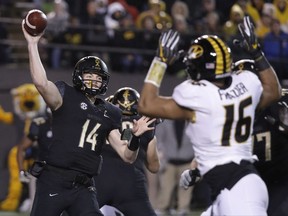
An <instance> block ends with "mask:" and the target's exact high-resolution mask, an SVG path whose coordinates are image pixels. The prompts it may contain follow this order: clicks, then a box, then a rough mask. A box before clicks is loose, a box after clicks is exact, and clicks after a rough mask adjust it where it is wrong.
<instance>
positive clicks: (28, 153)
mask: <svg viewBox="0 0 288 216" xmlns="http://www.w3.org/2000/svg"><path fill="white" fill-rule="evenodd" d="M45 114H46V115H43V116H39V117H36V118H34V119H33V120H32V122H31V124H30V127H29V131H28V133H27V134H25V135H24V136H23V138H22V139H21V141H20V143H19V144H18V146H17V148H18V149H17V150H18V151H17V163H18V167H19V171H20V173H19V177H20V181H21V182H22V183H29V185H28V187H29V199H30V201H32V200H33V199H34V194H35V178H33V177H32V176H31V175H30V174H29V172H28V170H29V166H30V164H28V166H27V167H25V163H24V161H25V160H26V159H30V158H31V159H32V160H39V161H46V160H47V153H48V148H49V145H50V143H51V141H52V128H51V124H52V118H51V115H52V114H51V110H50V108H48V107H47V109H46V113H45ZM35 142H36V145H34V144H35ZM30 210H31V209H30Z"/></svg>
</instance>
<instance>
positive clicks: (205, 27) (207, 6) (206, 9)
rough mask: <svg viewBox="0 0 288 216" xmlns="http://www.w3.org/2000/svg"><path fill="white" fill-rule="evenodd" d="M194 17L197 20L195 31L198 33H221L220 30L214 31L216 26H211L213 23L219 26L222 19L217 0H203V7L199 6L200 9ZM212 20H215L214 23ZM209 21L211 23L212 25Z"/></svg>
mask: <svg viewBox="0 0 288 216" xmlns="http://www.w3.org/2000/svg"><path fill="white" fill-rule="evenodd" d="M194 17H195V21H194V24H193V25H194V27H195V33H196V34H197V35H202V34H206V33H208V32H210V33H212V34H217V33H219V32H213V31H215V29H214V27H212V28H211V26H213V25H214V26H215V24H216V25H217V26H218V25H219V23H220V19H221V18H220V13H219V12H218V11H217V10H216V2H215V0H203V1H202V4H201V7H200V8H199V10H198V11H196V13H195V15H194ZM211 18H212V19H211ZM213 20H215V21H216V22H215V21H213ZM211 21H213V24H212V23H211ZM208 23H210V24H211V25H210V24H208ZM209 25H210V26H209ZM217 28H218V27H217ZM217 31H218V30H217Z"/></svg>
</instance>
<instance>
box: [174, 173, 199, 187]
mask: <svg viewBox="0 0 288 216" xmlns="http://www.w3.org/2000/svg"><path fill="white" fill-rule="evenodd" d="M199 178H200V172H199V170H198V169H197V168H196V169H192V170H190V169H188V170H185V171H184V172H183V173H182V174H181V177H180V181H179V185H180V187H183V188H184V189H185V190H187V189H188V187H190V186H193V185H194V184H195V183H196V181H198V180H199Z"/></svg>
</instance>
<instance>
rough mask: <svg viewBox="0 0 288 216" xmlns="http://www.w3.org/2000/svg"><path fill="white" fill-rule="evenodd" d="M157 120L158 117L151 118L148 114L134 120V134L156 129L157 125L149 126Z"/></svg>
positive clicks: (138, 134)
mask: <svg viewBox="0 0 288 216" xmlns="http://www.w3.org/2000/svg"><path fill="white" fill-rule="evenodd" d="M154 121H156V118H152V119H151V118H149V117H147V116H142V117H141V118H140V119H138V120H136V119H134V120H133V128H132V133H133V134H134V136H137V137H138V136H140V135H142V134H143V133H145V132H146V131H150V130H154V128H155V127H149V125H150V124H151V123H153V122H154Z"/></svg>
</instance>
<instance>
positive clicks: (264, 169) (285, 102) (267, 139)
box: [253, 89, 288, 216]
mask: <svg viewBox="0 0 288 216" xmlns="http://www.w3.org/2000/svg"><path fill="white" fill-rule="evenodd" d="M282 92H283V96H282V98H281V99H280V100H279V101H278V102H277V103H275V104H273V105H271V106H270V107H269V108H268V109H267V110H265V111H264V112H263V113H261V114H260V115H259V116H258V118H257V119H256V121H255V124H254V133H253V134H254V153H255V154H256V155H257V156H258V158H259V161H258V162H257V163H256V167H257V169H258V171H259V173H260V175H261V177H262V178H263V180H264V181H265V183H266V185H267V188H268V192H269V206H268V215H269V216H285V215H286V216H287V215H288V193H287V191H288V94H287V90H284V89H283V91H282Z"/></svg>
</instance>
